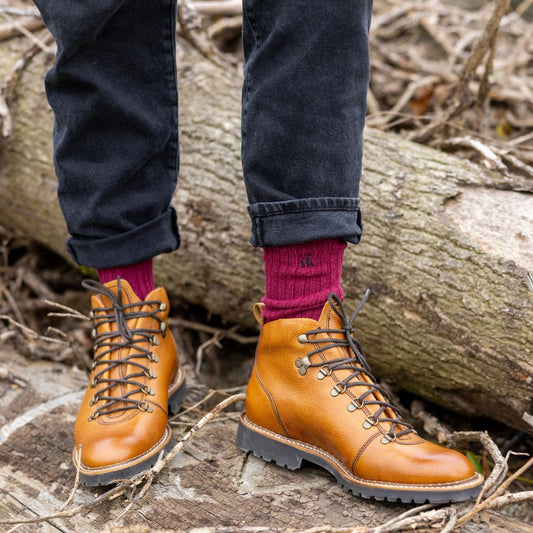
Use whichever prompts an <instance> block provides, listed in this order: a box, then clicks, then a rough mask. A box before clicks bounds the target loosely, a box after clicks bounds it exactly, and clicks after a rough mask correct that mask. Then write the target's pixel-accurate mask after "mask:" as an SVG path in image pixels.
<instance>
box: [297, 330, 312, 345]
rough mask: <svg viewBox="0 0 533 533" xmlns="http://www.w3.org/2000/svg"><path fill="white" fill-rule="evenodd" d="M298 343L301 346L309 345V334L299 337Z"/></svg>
mask: <svg viewBox="0 0 533 533" xmlns="http://www.w3.org/2000/svg"><path fill="white" fill-rule="evenodd" d="M298 342H299V343H300V344H307V343H308V342H309V339H308V338H307V334H306V333H302V334H301V335H298Z"/></svg>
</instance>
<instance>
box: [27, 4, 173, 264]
mask: <svg viewBox="0 0 533 533" xmlns="http://www.w3.org/2000/svg"><path fill="white" fill-rule="evenodd" d="M35 3H36V5H37V7H38V8H39V10H40V11H41V13H42V16H43V19H44V21H45V23H46V25H47V26H48V28H49V29H50V31H51V32H52V34H53V35H54V37H55V38H56V41H57V45H58V50H57V59H56V63H55V65H54V66H53V68H52V69H51V70H50V71H49V72H48V74H47V76H46V81H45V84H46V91H47V96H48V100H49V102H50V105H51V106H52V108H53V110H54V114H55V126H54V159H55V165H56V173H57V177H58V196H59V202H60V205H61V208H62V210H63V214H64V216H65V220H66V222H67V227H68V230H69V233H70V234H71V236H72V238H71V239H69V241H68V244H67V248H68V250H69V251H70V253H71V255H72V257H73V258H74V260H75V261H77V262H78V263H80V264H83V265H86V266H90V267H96V268H106V267H113V266H117V265H124V264H131V263H135V262H138V261H142V260H144V259H147V258H149V257H153V256H155V255H157V254H159V253H162V252H169V251H172V250H174V249H176V248H177V247H178V246H179V235H178V228H177V223H176V213H175V211H174V209H173V208H172V207H171V205H170V201H171V199H172V195H173V192H174V189H175V187H176V180H177V173H178V164H179V154H178V102H177V87H176V57H175V24H176V13H175V10H176V5H175V0H158V1H156V2H146V1H145V0H91V1H77V0H35Z"/></svg>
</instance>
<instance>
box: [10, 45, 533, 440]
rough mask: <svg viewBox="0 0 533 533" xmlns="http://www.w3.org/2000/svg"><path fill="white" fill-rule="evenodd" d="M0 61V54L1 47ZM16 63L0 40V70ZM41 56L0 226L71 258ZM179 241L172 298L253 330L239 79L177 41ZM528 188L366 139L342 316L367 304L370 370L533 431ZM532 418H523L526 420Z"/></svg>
mask: <svg viewBox="0 0 533 533" xmlns="http://www.w3.org/2000/svg"><path fill="white" fill-rule="evenodd" d="M4 51H5V53H4ZM15 58H16V55H15V53H14V52H12V51H11V50H10V49H8V48H6V46H5V45H2V55H1V56H0V73H2V74H5V73H6V72H7V70H8V69H9V68H10V66H11V65H12V63H13V62H14V60H15ZM50 61H51V60H50V59H49V58H48V59H46V58H45V56H44V54H41V55H39V56H37V57H36V58H35V59H34V60H33V61H32V63H31V64H30V65H29V66H28V68H27V69H26V70H25V72H24V73H23V75H22V78H21V80H20V82H19V84H18V86H17V91H16V94H17V98H16V101H14V102H11V109H12V111H13V115H14V117H13V118H14V130H13V133H12V136H11V138H10V139H9V140H8V141H7V142H6V143H5V144H4V146H3V148H2V150H1V152H0V161H1V167H0V221H1V222H2V223H5V224H8V225H11V226H13V227H16V228H18V229H20V230H23V231H24V232H26V233H27V234H28V235H30V236H31V237H32V238H34V239H36V240H38V241H40V242H42V243H44V244H46V245H47V246H48V247H50V248H51V249H53V250H55V251H56V252H58V253H60V254H61V255H63V256H65V257H66V252H65V247H64V240H65V238H66V230H65V228H64V223H63V220H62V217H61V214H60V211H59V208H58V204H57V200H56V192H55V190H56V179H55V177H54V172H53V165H52V146H51V130H52V121H53V119H52V114H51V112H50V110H49V109H48V107H47V105H46V104H45V99H44V92H43V88H42V77H43V75H44V72H45V71H46V69H47V67H48V66H49V65H47V64H46V63H47V62H48V63H49V62H50ZM178 63H179V72H180V102H181V118H180V120H181V125H180V130H181V174H180V183H179V188H178V191H177V192H176V195H175V197H174V204H175V206H176V207H177V209H178V216H179V222H180V227H181V234H182V240H183V245H182V249H181V250H180V251H179V252H178V253H174V254H170V255H164V256H162V257H159V258H158V260H157V262H156V274H157V278H158V282H160V283H161V284H163V285H164V286H165V287H166V288H167V289H168V290H169V292H170V293H171V294H173V295H176V296H180V297H182V298H184V299H186V300H188V301H190V302H193V303H195V304H200V305H202V306H204V307H206V308H207V309H208V310H209V311H210V312H212V313H215V314H220V315H222V316H223V317H224V319H226V320H227V321H229V322H236V323H241V324H243V325H247V326H250V325H251V324H252V322H253V319H252V317H251V313H250V309H251V306H252V303H253V302H254V301H256V300H258V299H259V298H260V297H261V295H262V291H263V280H262V266H261V251H260V250H253V249H252V248H251V246H250V245H249V244H248V237H249V226H250V223H249V220H248V216H247V213H246V194H245V190H244V186H243V185H242V180H241V165H240V158H239V153H240V146H239V136H240V84H241V79H240V75H239V74H238V73H237V72H235V71H232V70H226V71H225V70H223V69H221V68H220V67H219V66H217V65H215V64H213V63H211V62H210V61H209V60H207V59H206V58H204V57H203V56H201V55H200V54H199V53H198V52H197V51H196V50H194V49H192V48H191V47H190V46H189V45H188V44H187V43H186V42H182V41H180V42H179V45H178ZM532 193H533V183H532V182H531V180H529V181H528V180H527V179H525V178H519V177H513V176H504V175H502V174H499V173H495V172H492V171H489V170H485V169H483V168H481V167H480V166H477V165H475V164H472V163H470V162H468V161H464V160H460V159H458V158H456V157H453V156H450V155H447V154H445V153H442V152H437V151H435V150H432V149H429V148H427V147H424V146H421V145H417V144H413V143H409V142H407V141H405V140H403V139H401V138H399V137H398V136H394V135H391V134H385V133H381V132H379V131H375V130H368V131H367V132H366V142H365V163H364V177H363V182H362V192H361V196H362V205H363V213H364V219H365V233H364V237H363V242H362V243H361V244H360V245H359V246H357V247H350V248H349V249H348V251H347V253H346V261H345V268H344V287H345V292H346V293H347V304H348V307H350V308H351V307H353V306H354V305H355V304H356V303H357V301H358V299H359V298H360V297H361V296H362V294H363V292H364V291H365V289H366V288H370V289H371V291H372V296H371V298H370V300H369V302H368V303H367V305H366V306H365V307H364V309H363V310H362V312H361V314H360V316H359V317H358V318H357V320H356V324H355V328H356V335H357V337H358V338H359V339H360V340H361V341H362V343H363V346H364V347H365V350H366V353H367V356H368V359H369V361H370V363H371V364H372V365H373V367H374V369H375V371H376V374H378V375H380V376H381V377H383V378H386V379H387V380H389V381H391V382H393V383H395V384H397V385H399V386H400V387H401V388H403V389H406V390H409V391H412V392H414V393H417V394H420V395H422V396H424V397H425V398H427V399H429V400H431V401H434V402H436V403H438V404H441V405H444V406H446V407H449V408H452V409H458V410H460V411H462V412H466V413H471V414H481V415H486V416H489V417H492V418H494V419H497V420H500V421H502V422H505V423H507V424H509V425H511V426H514V427H516V428H520V429H522V430H525V431H528V432H533V426H532V425H531V424H530V423H528V420H529V421H531V418H528V416H531V413H532V412H533V408H532V399H533V378H532V376H533V330H532V327H531V325H532V323H533V320H532V318H533V310H532V308H533V292H531V291H530V290H529V288H528V285H527V283H526V272H527V269H531V268H532V265H533V232H532V228H533V195H532ZM528 413H529V415H528Z"/></svg>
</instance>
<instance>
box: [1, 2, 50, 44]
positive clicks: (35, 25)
mask: <svg viewBox="0 0 533 533" xmlns="http://www.w3.org/2000/svg"><path fill="white" fill-rule="evenodd" d="M0 16H2V17H4V18H5V19H6V20H7V21H8V24H7V25H5V26H3V27H2V28H0V41H1V40H4V39H6V38H9V37H13V36H14V35H17V34H18V33H22V35H24V36H26V37H27V38H28V39H29V40H30V41H32V42H33V43H34V44H35V45H37V46H39V47H41V48H42V50H43V51H44V52H46V53H50V52H51V50H50V48H48V46H46V44H44V43H43V41H41V40H40V39H38V38H37V37H36V36H35V35H33V33H32V31H36V30H40V29H41V28H44V22H43V21H42V19H40V18H38V19H36V18H29V19H25V20H21V21H18V20H15V19H13V18H12V17H10V16H9V14H7V13H5V12H2V11H0ZM6 26H7V27H6ZM2 32H3V33H2Z"/></svg>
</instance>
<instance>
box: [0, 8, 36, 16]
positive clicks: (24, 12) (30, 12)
mask: <svg viewBox="0 0 533 533" xmlns="http://www.w3.org/2000/svg"><path fill="white" fill-rule="evenodd" d="M0 11H1V12H2V13H9V14H10V15H17V16H19V17H40V16H41V14H40V13H39V11H37V10H36V9H20V8H18V7H11V6H0Z"/></svg>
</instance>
